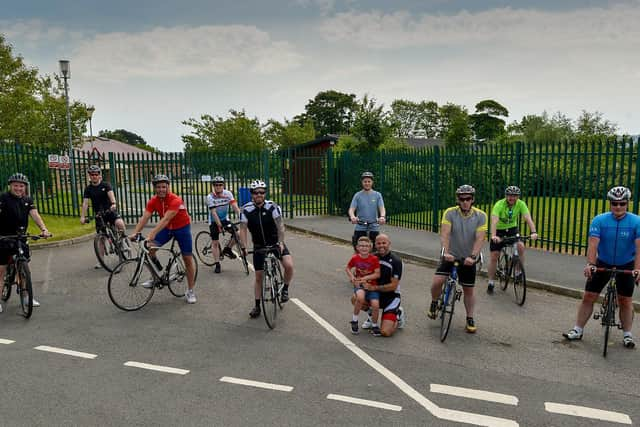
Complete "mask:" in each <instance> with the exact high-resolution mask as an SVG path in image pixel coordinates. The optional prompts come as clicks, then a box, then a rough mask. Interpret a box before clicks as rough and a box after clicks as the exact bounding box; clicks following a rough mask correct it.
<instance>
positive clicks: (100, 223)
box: [87, 211, 131, 273]
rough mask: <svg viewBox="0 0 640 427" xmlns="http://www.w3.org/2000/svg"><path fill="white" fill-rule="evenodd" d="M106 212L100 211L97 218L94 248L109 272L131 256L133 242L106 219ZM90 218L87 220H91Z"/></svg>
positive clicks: (101, 263)
mask: <svg viewBox="0 0 640 427" xmlns="http://www.w3.org/2000/svg"><path fill="white" fill-rule="evenodd" d="M104 214H105V212H104V211H103V212H98V213H97V214H96V216H95V220H96V236H95V237H94V238H93V250H94V251H95V253H96V258H97V259H98V262H99V263H100V265H101V266H102V267H103V268H104V269H105V270H107V271H108V272H109V273H111V272H112V271H113V269H114V268H115V267H116V266H117V265H118V264H120V263H121V262H122V261H125V260H127V259H129V258H131V244H130V243H129V239H128V238H127V236H125V235H124V233H121V232H120V231H119V230H118V229H117V228H116V226H115V225H114V224H111V223H109V222H108V221H105V220H104ZM90 220H91V219H90V218H89V219H88V220H87V221H90Z"/></svg>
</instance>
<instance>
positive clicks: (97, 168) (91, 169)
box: [87, 165, 102, 173]
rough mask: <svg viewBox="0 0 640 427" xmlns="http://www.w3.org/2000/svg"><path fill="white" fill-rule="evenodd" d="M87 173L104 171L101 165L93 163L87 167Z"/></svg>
mask: <svg viewBox="0 0 640 427" xmlns="http://www.w3.org/2000/svg"><path fill="white" fill-rule="evenodd" d="M87 173H102V171H101V170H100V166H98V165H91V166H89V168H87Z"/></svg>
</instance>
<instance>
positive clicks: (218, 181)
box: [212, 175, 224, 184]
mask: <svg viewBox="0 0 640 427" xmlns="http://www.w3.org/2000/svg"><path fill="white" fill-rule="evenodd" d="M212 182H213V183H214V184H224V178H223V177H221V176H220V175H216V176H214V177H213V180H212Z"/></svg>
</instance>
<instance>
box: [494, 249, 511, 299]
mask: <svg viewBox="0 0 640 427" xmlns="http://www.w3.org/2000/svg"><path fill="white" fill-rule="evenodd" d="M496 276H498V280H500V287H501V288H502V290H503V291H504V290H506V289H507V286H508V285H509V256H508V255H507V253H506V251H505V250H504V249H503V250H501V251H500V255H499V256H498V264H497V267H496Z"/></svg>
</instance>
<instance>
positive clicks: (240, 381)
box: [220, 377, 293, 392]
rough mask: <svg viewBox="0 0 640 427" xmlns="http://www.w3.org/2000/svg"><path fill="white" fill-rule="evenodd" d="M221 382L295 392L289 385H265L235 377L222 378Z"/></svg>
mask: <svg viewBox="0 0 640 427" xmlns="http://www.w3.org/2000/svg"><path fill="white" fill-rule="evenodd" d="M220 381H222V382H223V383H231V384H240V385H246V386H249V387H258V388H266V389H267V390H277V391H286V392H290V391H291V390H293V387H291V386H289V385H282V384H272V383H263V382H261V381H252V380H245V379H242V378H234V377H222V378H220Z"/></svg>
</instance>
